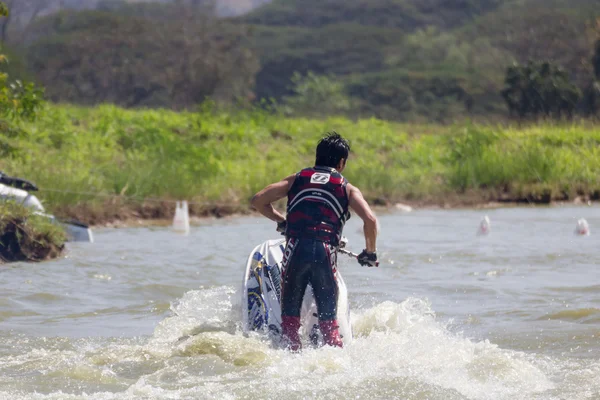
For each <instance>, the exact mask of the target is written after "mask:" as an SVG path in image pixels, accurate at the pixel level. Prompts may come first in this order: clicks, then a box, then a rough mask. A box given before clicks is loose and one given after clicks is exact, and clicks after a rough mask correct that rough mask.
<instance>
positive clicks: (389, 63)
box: [17, 0, 600, 121]
mask: <svg viewBox="0 0 600 400" xmlns="http://www.w3.org/2000/svg"><path fill="white" fill-rule="evenodd" d="M17 1H19V0H17ZM48 1H51V0H48ZM64 1H65V2H66V3H65V4H67V5H69V4H71V5H72V6H77V7H81V6H82V4H85V6H86V7H96V8H99V9H101V10H102V12H103V13H104V14H102V13H99V14H94V13H92V14H90V13H89V12H88V13H86V12H80V13H61V14H56V15H51V16H48V17H46V18H43V19H41V20H39V21H38V22H37V23H36V24H35V26H34V27H32V28H31V29H28V31H27V32H26V35H21V45H24V46H25V47H26V53H27V60H28V61H27V63H28V65H29V67H30V69H31V70H32V71H33V72H34V73H35V76H36V77H37V78H38V79H39V80H40V81H41V83H42V84H44V85H46V86H47V87H48V88H49V92H50V93H52V95H53V99H56V100H64V99H69V101H82V102H84V103H86V104H90V103H93V102H94V101H96V100H94V99H90V98H88V97H86V96H88V95H87V94H86V93H89V92H90V91H89V90H88V89H87V86H86V85H88V84H91V85H97V86H101V87H102V90H103V92H102V95H103V96H105V98H108V99H115V100H113V101H115V102H117V103H119V104H140V103H139V102H138V103H136V102H135V101H130V100H128V99H129V98H131V97H133V98H137V97H136V96H137V95H128V94H126V93H124V92H123V91H122V87H123V86H118V85H115V89H112V88H110V85H108V84H107V83H106V82H110V81H111V79H116V78H115V77H113V76H112V75H111V72H110V71H111V70H102V71H93V69H94V68H95V67H94V64H89V65H87V68H90V71H89V74H91V75H89V76H95V74H96V73H97V74H98V76H102V79H103V81H102V85H99V84H98V83H97V82H88V81H87V80H88V79H91V78H89V76H83V75H81V74H79V75H77V73H76V72H77V71H76V68H75V69H73V68H70V69H69V74H64V75H63V74H62V73H59V74H57V75H53V74H52V73H49V72H48V68H56V67H57V66H63V62H64V60H65V59H68V58H69V57H75V56H77V55H78V54H79V52H80V47H78V46H80V44H79V41H80V39H79V38H81V37H87V38H96V37H99V38H102V37H105V36H103V35H106V37H110V40H114V41H115V43H123V45H124V46H127V48H128V49H129V50H128V51H132V52H133V53H132V54H133V57H134V58H135V59H136V60H138V61H139V62H140V68H142V69H143V76H145V77H146V78H145V79H146V81H144V82H143V83H137V81H136V79H139V76H135V75H132V76H129V75H123V76H121V77H120V78H119V79H126V80H127V82H128V85H131V87H132V88H133V89H132V90H138V92H139V89H135V88H136V85H142V86H143V87H144V91H142V92H143V93H155V94H154V95H153V96H152V102H151V104H152V105H157V106H167V107H169V106H171V104H170V103H168V101H167V100H166V99H171V98H175V97H176V95H175V94H174V93H170V94H169V95H168V96H167V95H165V94H164V93H165V92H164V90H163V89H161V90H159V91H155V92H152V90H154V89H153V86H152V85H153V83H152V82H153V79H154V78H152V77H159V76H160V77H161V79H162V80H161V82H160V87H161V88H167V87H170V83H169V79H172V78H168V77H166V75H169V74H170V72H169V70H163V69H161V68H164V66H165V65H168V62H169V60H170V59H172V60H173V62H175V61H176V60H177V61H178V62H179V61H185V60H181V59H180V58H181V57H184V58H185V57H188V56H190V57H192V58H194V59H195V60H197V62H198V65H200V63H201V61H202V54H203V50H202V47H201V46H200V44H199V45H198V47H197V49H198V52H197V53H193V54H190V55H187V53H180V52H178V51H177V49H170V48H169V47H164V48H163V50H161V51H164V52H165V53H164V54H160V57H156V55H151V56H150V55H148V54H138V53H140V52H141V50H139V49H136V48H135V46H132V44H131V43H129V42H128V40H127V38H122V37H119V36H118V32H116V33H115V32H110V36H109V35H107V34H106V32H105V31H106V30H107V29H109V30H110V27H109V26H107V24H110V23H113V22H114V21H113V19H112V18H111V17H110V16H111V15H112V16H119V17H122V18H125V19H127V18H135V19H136V21H139V22H140V24H141V25H142V26H144V27H145V29H144V30H140V31H139V32H137V33H135V34H136V35H144V34H147V33H144V32H148V31H152V29H150V30H149V29H148V27H154V28H158V27H160V26H162V25H165V24H167V25H170V26H178V25H179V26H181V24H183V23H185V24H191V25H195V27H194V29H197V30H198V31H202V32H203V34H206V33H207V32H209V33H210V34H211V35H212V36H213V37H212V38H211V39H210V40H215V41H216V43H219V44H220V46H222V47H220V48H219V49H218V52H216V53H215V55H218V57H217V56H215V57H216V58H215V60H216V61H215V62H217V64H215V65H218V68H216V67H214V68H213V67H211V65H203V66H202V70H203V71H211V73H214V74H216V75H215V76H218V75H219V74H222V76H234V75H235V74H233V72H232V71H235V70H236V68H242V69H244V71H245V72H244V74H249V73H250V72H251V71H253V72H252V73H254V75H253V76H251V77H250V76H248V78H244V79H240V80H236V83H235V84H234V85H233V86H232V87H231V88H229V89H227V90H232V91H234V92H235V93H248V91H251V90H252V91H253V93H252V94H245V99H250V98H252V99H255V100H257V101H260V100H271V99H274V100H276V102H278V103H282V102H283V103H286V104H287V103H294V107H295V108H294V109H293V110H292V109H291V108H290V107H288V108H289V110H291V111H290V112H292V111H293V112H296V113H300V114H301V113H303V112H309V110H308V109H303V108H302V107H303V106H301V104H305V105H307V106H312V109H311V110H310V112H311V113H314V112H317V113H318V112H343V113H346V114H347V115H351V116H377V117H380V118H385V119H397V120H414V119H416V120H427V121H430V120H434V121H450V120H453V119H455V118H463V117H469V118H485V119H488V118H490V119H496V118H502V117H505V116H506V115H507V108H506V105H505V103H504V100H503V98H502V97H501V91H502V89H503V86H504V77H505V72H506V69H507V67H509V66H510V65H512V64H513V63H515V62H518V63H525V62H527V61H529V60H547V61H550V62H552V63H555V64H557V65H559V66H562V67H563V68H564V69H565V70H566V71H567V72H568V75H569V79H571V81H573V82H575V83H576V85H577V86H578V87H579V88H580V89H581V90H582V91H583V90H584V89H585V88H586V87H589V85H590V83H591V80H592V79H593V74H592V66H591V57H592V49H593V43H594V41H595V40H597V39H598V38H600V19H598V20H596V19H597V18H599V17H600V0H272V1H269V0H219V2H218V3H217V5H218V14H220V15H222V16H223V15H226V16H227V17H224V18H219V19H218V22H217V21H212V22H210V23H208V22H207V21H206V20H205V19H204V18H195V17H190V16H189V13H187V12H182V11H181V9H179V8H177V6H176V5H175V4H174V3H173V2H172V1H170V0H161V1H155V2H151V3H147V2H141V1H137V0H128V1H123V0H82V1H79V0H78V1H75V0H64ZM211 1H212V0H184V2H187V3H185V4H188V5H189V4H192V3H191V2H193V4H195V5H197V4H204V5H206V4H210V2H211ZM69 2H71V3H69ZM261 4H262V5H261ZM259 5H260V6H259ZM257 6H258V7H257ZM248 9H251V11H250V12H248V13H247V14H243V15H237V14H238V13H239V12H241V11H242V10H248ZM213 19H214V18H213ZM111 21H112V22H111ZM124 25H126V24H124ZM215 26H218V28H215ZM120 29H123V32H127V34H131V32H130V31H128V30H127V29H125V27H124V26H121V28H120ZM173 29H174V28H173ZM240 32H243V33H240ZM153 34H154V33H153ZM209 36H210V35H209ZM159 37H160V36H159ZM227 37H230V38H235V41H234V43H236V46H240V47H236V49H237V51H238V52H239V57H242V55H244V56H243V57H244V59H246V60H249V61H248V65H247V66H246V65H244V64H237V65H232V66H230V68H227V63H228V62H230V61H229V60H234V59H235V58H227V57H225V55H226V54H228V47H227V43H228V42H227V41H223V38H227ZM162 39H163V40H164V38H162ZM90 40H91V39H90ZM186 40H187V39H186ZM232 40H233V39H232ZM47 42H53V43H60V47H56V48H55V49H60V51H58V50H56V51H45V50H44V45H43V43H47ZM131 42H134V43H143V44H144V46H146V47H144V48H147V49H150V48H152V46H151V42H147V40H145V39H144V38H139V37H135V38H134V37H132V38H131ZM94 43H95V45H96V46H104V45H105V44H106V43H104V42H102V40H96V39H94ZM83 48H84V49H85V47H83ZM144 51H145V50H144ZM61 52H65V53H64V54H61ZM102 52H103V54H106V57H113V59H112V63H113V64H114V66H115V68H116V66H118V67H119V68H121V67H122V65H121V64H124V65H130V64H127V63H128V62H130V61H129V59H127V58H125V59H120V58H119V57H124V56H123V54H124V53H119V49H113V48H111V47H107V48H102ZM65 55H68V56H69V57H65ZM144 60H153V62H154V64H148V63H147V62H146V61H144ZM255 60H258V64H257V65H256V68H255V64H254V61H255ZM98 68H100V67H98ZM127 68H130V66H127ZM211 68H212V70H211ZM116 70H119V71H121V73H123V72H122V71H125V70H127V71H129V70H128V69H115V71H116ZM217 70H218V71H220V72H218V73H217V72H216V71H217ZM92 72H93V74H92ZM191 72H194V71H191ZM309 72H311V73H313V74H314V75H311V76H313V77H314V76H316V78H311V79H313V81H312V83H311V81H306V82H305V81H302V79H303V78H302V77H303V76H306V75H307V74H308V73H309ZM127 73H128V74H129V73H131V74H134V73H133V72H132V71H130V72H127ZM198 73H200V72H198ZM230 74H233V75H230ZM297 74H300V75H297ZM169 76H175V75H169ZM244 76H246V75H244ZM324 76H327V77H328V78H327V80H323V79H325V78H323V77H324ZM151 78H152V79H151ZM75 79H78V80H80V83H79V84H78V85H80V87H79V91H74V90H73V89H72V87H73V81H74V80H75ZM173 79H174V78H173ZM219 82H221V83H220V85H221V86H220V87H221V88H222V89H219V93H220V96H221V97H222V98H231V97H232V96H231V95H229V96H226V95H225V94H224V92H223V91H224V90H225V87H227V86H226V85H225V81H222V80H219ZM294 82H295V83H294ZM205 83H206V84H208V81H207V82H205ZM302 84H304V86H303V88H302V89H301V90H299V89H298V86H296V87H293V85H302ZM311 85H312V86H311ZM65 88H70V89H69V92H68V93H67V92H65ZM81 88H83V89H85V90H83V89H81ZM117 88H118V89H119V92H118V93H116V92H115V93H112V92H111V90H115V91H116V90H117ZM213 89H214V88H209V87H206V88H205V91H206V92H207V93H211V92H212V91H214V90H213ZM302 91H304V96H305V99H304V103H302V102H301V101H300V102H298V101H293V100H292V99H290V96H296V98H298V97H299V96H297V95H298V94H299V93H300V92H302ZM307 91H312V92H314V93H317V94H318V96H316V97H314V98H313V97H310V96H308V95H307V94H306V92H307ZM328 91H329V92H328ZM334 92H335V93H334ZM156 93H160V96H158V97H157V95H156ZM314 93H313V94H314ZM123 96H125V97H127V98H122V97H123ZM192 98H193V99H196V98H199V97H198V96H192V95H191V94H190V96H188V97H186V99H192ZM316 98H317V99H319V100H315V99H316ZM78 99H82V100H78ZM331 99H337V100H335V101H338V102H340V103H343V107H325V106H323V105H320V104H317V103H326V102H329V101H333V100H331ZM143 104H150V103H143ZM178 105H179V106H185V105H189V106H192V105H193V104H186V103H185V101H183V100H180V101H179V103H178ZM288 105H289V104H288ZM325 110H327V111H325ZM332 110H333V111H332Z"/></svg>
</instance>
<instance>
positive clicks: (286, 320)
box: [252, 132, 378, 351]
mask: <svg viewBox="0 0 600 400" xmlns="http://www.w3.org/2000/svg"><path fill="white" fill-rule="evenodd" d="M349 152H350V146H349V144H348V142H347V141H346V140H345V139H344V138H342V137H341V136H340V135H339V134H338V133H336V132H332V133H330V134H328V135H327V136H325V137H324V138H322V139H321V140H320V141H319V143H318V145H317V149H316V160H315V165H314V166H313V167H311V168H305V169H303V170H301V171H300V172H298V173H296V174H293V175H290V176H288V177H286V178H285V179H283V180H281V181H279V182H276V183H272V184H270V185H268V186H267V187H265V188H264V189H263V190H261V191H260V192H258V193H257V194H256V195H255V196H254V197H253V198H252V206H253V207H254V208H256V209H257V210H258V211H259V212H260V213H261V214H262V215H264V216H265V217H267V218H269V219H270V220H272V221H274V222H277V231H278V232H281V233H284V234H285V238H286V240H285V248H284V249H283V258H282V262H281V269H282V270H281V282H282V283H281V329H282V339H283V341H284V343H285V344H286V346H287V347H288V348H289V349H290V350H292V351H298V350H300V349H301V347H302V344H301V339H300V336H299V333H298V331H299V329H300V327H301V318H300V317H301V309H302V304H303V299H304V296H305V290H306V288H307V286H308V285H310V286H311V287H312V292H313V294H314V299H315V301H316V305H317V311H318V313H317V316H318V321H319V322H318V324H319V329H320V332H321V334H322V336H323V341H324V342H325V344H327V345H330V346H338V347H343V341H342V338H341V337H340V333H339V325H338V322H337V317H338V315H337V312H338V310H337V298H338V292H339V287H338V282H337V279H336V276H337V275H336V272H337V253H338V250H339V246H340V241H341V238H342V231H343V228H344V225H345V223H346V221H347V220H348V219H349V218H350V209H352V210H353V211H354V212H356V214H357V215H358V216H359V217H360V218H361V219H362V220H363V221H364V235H365V243H366V248H365V249H364V250H363V251H362V253H360V254H359V255H358V256H357V259H358V262H359V263H360V265H363V266H365V265H367V266H369V267H373V266H377V265H378V262H377V254H376V238H377V220H376V218H375V215H374V214H373V212H372V210H371V208H370V207H369V205H368V203H367V202H366V200H365V199H364V197H363V195H362V193H361V192H360V190H359V189H358V188H357V187H355V186H353V185H351V184H350V183H349V182H348V181H347V180H346V179H345V178H344V177H343V176H342V174H341V173H342V171H343V170H344V169H345V168H346V163H347V160H348V154H349ZM284 197H287V215H286V217H284V216H283V215H282V214H281V213H279V212H278V211H277V210H275V209H274V208H273V205H272V203H273V202H275V201H277V200H279V199H282V198H284Z"/></svg>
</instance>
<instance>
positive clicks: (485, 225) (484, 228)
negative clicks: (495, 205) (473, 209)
mask: <svg viewBox="0 0 600 400" xmlns="http://www.w3.org/2000/svg"><path fill="white" fill-rule="evenodd" d="M491 228H492V226H491V223H490V218H489V217H488V216H487V215H486V216H485V217H483V218H482V219H481V222H480V223H479V229H478V230H477V235H479V236H482V235H487V234H489V233H490V230H491Z"/></svg>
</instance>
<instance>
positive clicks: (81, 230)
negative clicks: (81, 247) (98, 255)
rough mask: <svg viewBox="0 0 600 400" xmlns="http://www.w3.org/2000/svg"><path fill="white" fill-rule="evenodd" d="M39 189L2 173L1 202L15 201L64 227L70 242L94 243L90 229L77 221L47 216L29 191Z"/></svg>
mask: <svg viewBox="0 0 600 400" xmlns="http://www.w3.org/2000/svg"><path fill="white" fill-rule="evenodd" d="M37 190H38V188H37V186H36V185H35V184H33V183H32V182H30V181H27V180H25V179H21V178H15V177H11V176H8V175H6V174H4V173H3V172H2V171H0V201H14V202H16V203H19V204H22V205H23V206H25V207H27V208H30V209H31V210H33V212H34V213H35V214H38V215H42V216H44V217H46V218H48V219H50V220H51V221H52V222H54V223H57V224H59V225H62V226H63V228H64V229H65V231H66V232H67V237H68V241H70V242H90V243H91V242H93V241H94V237H93V234H92V230H91V229H90V227H89V226H88V225H86V224H84V223H82V222H79V221H75V220H68V221H64V220H58V219H57V218H56V217H55V216H54V215H50V214H47V213H46V212H45V210H44V206H42V203H41V202H40V200H39V199H38V198H37V197H36V196H35V195H33V194H30V193H29V191H37Z"/></svg>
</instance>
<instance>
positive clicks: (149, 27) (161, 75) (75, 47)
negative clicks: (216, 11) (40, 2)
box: [28, 10, 258, 108]
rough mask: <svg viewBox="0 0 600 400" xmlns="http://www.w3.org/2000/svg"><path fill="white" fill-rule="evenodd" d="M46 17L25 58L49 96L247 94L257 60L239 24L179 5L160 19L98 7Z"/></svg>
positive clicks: (140, 99)
mask: <svg viewBox="0 0 600 400" xmlns="http://www.w3.org/2000/svg"><path fill="white" fill-rule="evenodd" d="M49 18H50V19H49V20H48V21H45V23H44V24H41V25H40V26H39V29H42V30H44V31H45V30H51V31H52V32H53V33H52V34H49V35H45V36H46V37H47V39H40V40H38V41H36V42H35V44H33V45H32V46H30V47H29V49H28V58H29V63H30V65H31V66H32V69H33V71H34V73H35V74H36V76H37V77H38V79H39V80H40V81H41V82H42V83H43V84H45V85H47V93H48V96H49V98H50V99H52V100H55V101H67V102H75V103H79V104H98V103H104V102H111V103H114V104H119V105H123V106H126V107H139V106H153V107H172V108H184V107H190V106H193V105H194V104H198V103H201V102H202V101H204V100H205V98H206V97H212V98H214V99H216V100H219V101H229V102H232V101H236V100H239V99H241V100H245V101H248V100H251V99H252V91H251V89H252V86H253V81H254V75H255V74H256V71H257V68H258V64H257V60H256V59H255V57H254V56H253V54H252V53H251V52H250V51H249V50H248V49H247V48H245V47H244V46H243V42H244V40H245V39H244V34H245V32H244V30H243V29H233V28H231V27H228V26H227V25H226V24H224V23H222V22H219V21H215V20H213V19H211V18H210V17H208V16H205V15H203V14H196V13H194V12H184V10H181V14H180V16H179V18H178V19H173V20H169V21H166V22H163V23H154V22H153V21H149V20H147V19H145V18H141V17H122V16H119V15H117V14H114V13H108V12H101V11H85V12H79V13H74V12H63V13H60V14H58V15H55V16H52V17H49ZM56 77H59V79H56Z"/></svg>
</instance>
